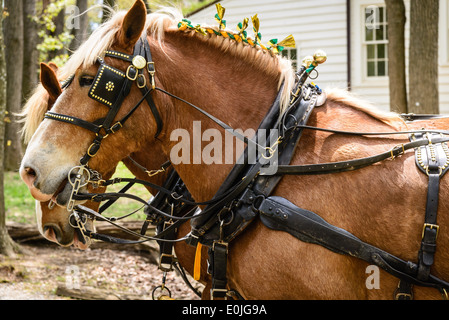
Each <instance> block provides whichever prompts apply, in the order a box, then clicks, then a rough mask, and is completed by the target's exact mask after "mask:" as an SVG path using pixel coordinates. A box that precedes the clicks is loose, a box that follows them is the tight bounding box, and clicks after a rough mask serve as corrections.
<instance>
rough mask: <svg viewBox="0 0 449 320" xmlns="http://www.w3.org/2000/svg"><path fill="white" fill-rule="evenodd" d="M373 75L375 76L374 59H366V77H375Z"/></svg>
mask: <svg viewBox="0 0 449 320" xmlns="http://www.w3.org/2000/svg"><path fill="white" fill-rule="evenodd" d="M375 76H376V70H375V63H374V61H368V77H375Z"/></svg>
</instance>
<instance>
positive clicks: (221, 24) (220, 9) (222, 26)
mask: <svg viewBox="0 0 449 320" xmlns="http://www.w3.org/2000/svg"><path fill="white" fill-rule="evenodd" d="M215 7H216V8H217V14H216V15H215V20H217V21H218V31H220V30H221V29H225V28H226V20H223V17H224V14H225V11H226V9H225V8H223V7H222V5H221V4H220V3H217V4H216V5H215Z"/></svg>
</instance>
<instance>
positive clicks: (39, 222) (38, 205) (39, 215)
mask: <svg viewBox="0 0 449 320" xmlns="http://www.w3.org/2000/svg"><path fill="white" fill-rule="evenodd" d="M35 204H36V222H37V229H38V230H39V232H40V234H42V235H44V230H43V228H42V208H41V203H40V202H39V201H37V200H36V202H35Z"/></svg>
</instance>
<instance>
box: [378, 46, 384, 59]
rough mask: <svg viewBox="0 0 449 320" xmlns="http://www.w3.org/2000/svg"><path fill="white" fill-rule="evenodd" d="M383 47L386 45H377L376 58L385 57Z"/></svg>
mask: <svg viewBox="0 0 449 320" xmlns="http://www.w3.org/2000/svg"><path fill="white" fill-rule="evenodd" d="M385 47H386V45H385V44H378V45H377V58H379V59H383V58H386V52H385Z"/></svg>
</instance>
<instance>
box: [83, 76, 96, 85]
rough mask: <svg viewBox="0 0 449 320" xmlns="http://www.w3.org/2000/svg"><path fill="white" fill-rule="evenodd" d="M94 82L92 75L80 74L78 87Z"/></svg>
mask: <svg viewBox="0 0 449 320" xmlns="http://www.w3.org/2000/svg"><path fill="white" fill-rule="evenodd" d="M93 82H94V77H92V76H81V77H80V87H88V86H91V85H92V83H93Z"/></svg>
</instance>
